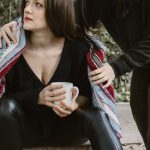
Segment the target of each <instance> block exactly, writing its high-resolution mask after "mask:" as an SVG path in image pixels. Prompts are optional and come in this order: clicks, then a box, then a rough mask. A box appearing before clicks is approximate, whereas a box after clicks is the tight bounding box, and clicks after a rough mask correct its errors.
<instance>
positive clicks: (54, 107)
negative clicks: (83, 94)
mask: <svg viewBox="0 0 150 150" xmlns="http://www.w3.org/2000/svg"><path fill="white" fill-rule="evenodd" d="M53 109H55V110H56V111H57V112H59V114H62V115H65V116H66V115H70V114H71V112H70V111H68V110H66V109H63V108H61V107H60V106H59V105H57V104H55V105H54V106H53Z"/></svg>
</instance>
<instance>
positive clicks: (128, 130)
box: [24, 103, 143, 150]
mask: <svg viewBox="0 0 150 150" xmlns="http://www.w3.org/2000/svg"><path fill="white" fill-rule="evenodd" d="M117 110H118V117H119V120H120V124H121V127H122V138H121V143H122V144H124V145H126V144H132V143H143V140H142V138H141V136H140V134H139V131H138V129H137V126H136V124H135V121H134V119H133V116H132V113H131V108H130V105H129V103H118V104H117ZM24 150H92V149H91V146H90V142H87V143H85V144H84V145H82V146H79V147H75V148H34V149H24Z"/></svg>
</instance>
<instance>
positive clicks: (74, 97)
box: [72, 86, 79, 101]
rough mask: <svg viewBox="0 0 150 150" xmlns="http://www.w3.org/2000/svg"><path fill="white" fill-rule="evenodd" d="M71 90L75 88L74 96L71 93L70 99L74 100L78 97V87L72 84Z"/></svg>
mask: <svg viewBox="0 0 150 150" xmlns="http://www.w3.org/2000/svg"><path fill="white" fill-rule="evenodd" d="M72 90H76V94H75V96H73V94H72V96H73V97H72V101H74V100H75V99H76V98H77V97H78V95H79V88H78V87H76V86H73V88H72Z"/></svg>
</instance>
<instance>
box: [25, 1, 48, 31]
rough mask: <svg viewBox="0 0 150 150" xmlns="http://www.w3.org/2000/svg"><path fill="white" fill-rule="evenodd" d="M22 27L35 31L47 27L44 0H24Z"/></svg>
mask: <svg viewBox="0 0 150 150" xmlns="http://www.w3.org/2000/svg"><path fill="white" fill-rule="evenodd" d="M23 22H24V25H23V27H24V29H25V30H29V31H36V30H42V29H46V28H48V25H47V22H46V18H45V0H25V8H24V18H23Z"/></svg>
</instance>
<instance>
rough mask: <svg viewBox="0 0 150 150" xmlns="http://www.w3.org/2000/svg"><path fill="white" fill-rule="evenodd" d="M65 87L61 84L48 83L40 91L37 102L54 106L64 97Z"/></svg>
mask: <svg viewBox="0 0 150 150" xmlns="http://www.w3.org/2000/svg"><path fill="white" fill-rule="evenodd" d="M65 93H66V91H65V89H64V88H63V85H62V84H54V83H52V84H50V85H48V86H47V87H45V88H44V89H43V90H42V91H41V92H40V93H39V98H38V104H40V105H46V106H48V107H54V106H55V103H54V102H57V101H61V100H64V99H65V97H66V96H65Z"/></svg>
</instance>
